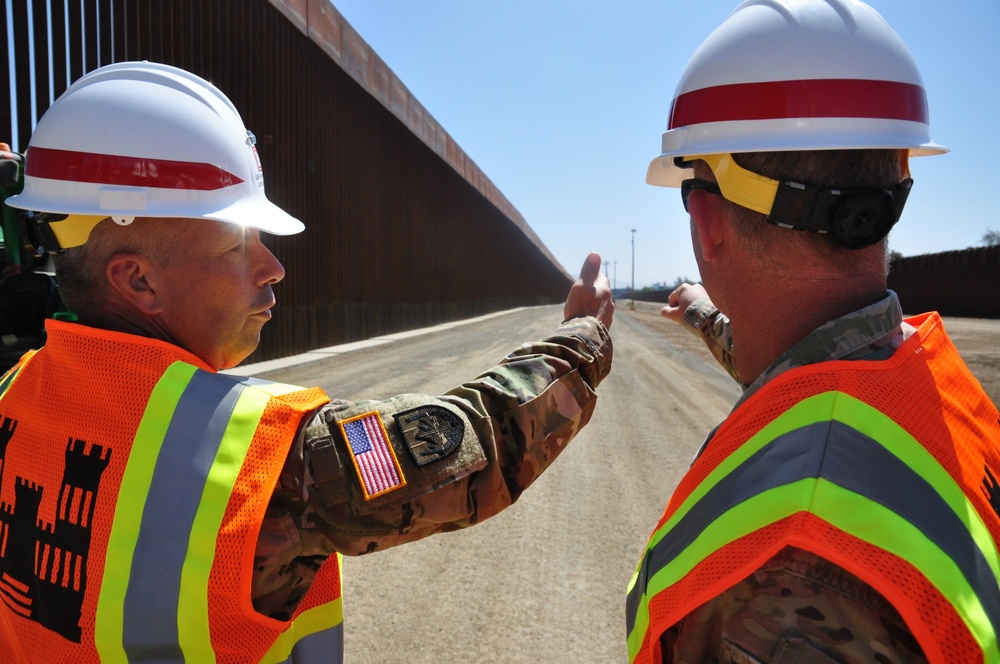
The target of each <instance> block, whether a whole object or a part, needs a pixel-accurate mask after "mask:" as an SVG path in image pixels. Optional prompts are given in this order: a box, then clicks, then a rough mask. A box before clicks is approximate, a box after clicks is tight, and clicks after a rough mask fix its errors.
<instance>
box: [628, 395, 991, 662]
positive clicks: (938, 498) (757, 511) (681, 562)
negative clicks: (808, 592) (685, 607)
mask: <svg viewBox="0 0 1000 664" xmlns="http://www.w3.org/2000/svg"><path fill="white" fill-rule="evenodd" d="M826 421H830V422H839V423H842V424H843V425H845V426H846V427H849V428H850V429H851V430H853V431H856V432H858V433H860V434H862V435H864V436H866V437H867V438H868V439H870V442H869V444H868V447H869V448H871V447H873V446H872V444H871V443H877V444H880V446H879V447H878V449H882V450H884V451H887V452H888V453H890V454H892V455H893V457H895V459H897V460H898V462H899V463H901V464H905V465H906V466H908V468H909V470H910V471H912V473H913V474H915V475H917V476H919V477H920V479H922V480H923V481H924V482H926V483H927V485H930V486H929V487H927V490H929V489H930V488H931V487H933V490H934V492H936V495H934V496H933V498H934V501H935V503H937V504H941V503H943V504H945V505H947V508H946V509H947V511H948V512H949V515H950V516H949V518H950V521H951V522H952V523H954V522H960V524H961V526H962V527H964V529H966V530H963V532H961V533H958V535H960V536H961V535H963V534H964V536H965V537H967V538H969V539H970V540H971V542H974V543H975V545H974V547H973V546H970V547H969V548H975V549H976V550H977V552H978V555H973V556H972V557H973V558H974V560H971V561H970V560H965V562H964V564H963V566H964V568H965V569H964V571H963V570H961V569H959V567H957V566H956V563H955V561H954V560H953V559H952V558H951V557H950V556H949V555H948V554H947V553H946V552H945V551H944V550H943V549H945V548H948V546H949V542H948V541H947V540H951V539H955V538H954V537H952V536H947V537H945V536H943V535H942V533H940V532H939V533H938V542H937V543H935V542H934V541H932V540H931V539H929V538H928V537H927V536H925V535H924V534H923V533H922V532H921V531H920V530H919V529H918V528H917V526H915V525H914V524H913V523H911V522H910V521H908V520H907V519H906V518H903V517H902V516H901V515H900V514H897V513H896V512H894V511H891V510H889V509H887V508H885V507H883V506H882V505H881V504H879V503H878V502H877V501H875V500H871V499H870V498H868V497H866V496H863V495H860V494H858V493H856V492H852V491H848V490H845V489H843V488H841V487H839V486H836V485H834V484H831V483H830V482H829V481H827V480H826V479H825V478H823V477H821V476H820V475H817V476H816V477H815V478H812V477H810V478H807V479H801V480H799V481H796V482H790V483H788V484H785V485H783V486H777V487H774V488H771V489H767V490H763V491H760V492H759V493H757V494H755V495H752V496H746V497H744V499H742V501H741V502H740V503H739V504H736V505H732V506H731V507H730V508H729V509H728V510H727V511H724V512H721V513H716V512H712V511H711V510H710V509H709V510H708V512H707V513H706V514H696V515H695V523H703V522H705V520H706V519H707V520H709V522H708V523H706V524H704V525H703V527H702V529H701V531H700V532H698V533H697V537H696V538H694V539H693V540H692V541H690V542H688V543H687V544H686V545H684V548H683V550H680V551H676V550H674V551H672V552H669V553H667V551H668V550H669V549H671V547H673V548H674V549H676V548H677V547H678V546H681V544H678V543H677V540H678V536H677V535H674V536H672V537H671V540H670V541H668V542H664V541H663V540H664V538H665V537H666V535H668V534H670V533H672V532H673V531H674V529H675V528H677V527H678V524H679V523H682V522H683V520H684V519H685V517H687V516H688V515H690V514H692V512H693V511H701V512H705V511H706V507H705V504H704V503H702V502H701V501H702V499H703V498H705V496H706V495H707V494H709V492H710V491H711V490H712V489H713V488H715V487H716V485H718V484H720V483H724V482H725V479H726V477H728V475H729V474H730V473H731V472H732V471H733V470H734V469H735V468H737V467H741V466H743V465H744V464H745V463H746V462H747V461H748V460H749V459H751V457H753V456H754V455H755V454H758V453H759V452H760V451H761V450H763V449H764V448H765V447H766V446H767V445H768V444H770V443H771V442H772V441H773V440H774V439H776V438H778V437H781V436H784V435H786V434H790V433H792V432H801V431H804V430H806V428H807V427H810V426H815V425H817V424H818V423H822V422H826ZM882 454H884V452H883V453H882ZM887 458H892V457H887ZM749 465H750V464H748V466H749ZM831 465H832V462H831ZM843 483H845V484H849V483H850V481H847V482H843ZM917 491H918V489H916V488H915V489H913V492H914V493H915V492H917ZM924 492H925V493H926V492H927V491H924ZM871 493H872V494H877V493H878V491H877V489H873V490H872V491H871ZM883 498H884V497H883ZM706 502H709V501H706ZM804 509H809V511H811V512H813V513H814V514H816V515H818V516H819V517H820V518H823V519H824V520H826V521H827V522H829V523H831V524H833V525H834V526H836V527H838V528H841V529H842V530H844V531H846V532H849V533H851V534H852V535H854V536H856V537H858V538H860V539H863V540H866V541H868V542H871V543H873V544H875V545H876V546H881V547H882V548H884V549H886V550H889V551H891V552H893V553H894V554H896V555H898V556H899V557H901V558H903V559H904V560H907V561H909V562H910V563H911V564H913V565H914V566H915V567H917V568H918V569H920V570H921V571H922V572H923V573H924V574H925V575H926V576H927V578H928V579H929V580H930V581H931V582H932V583H934V584H935V585H936V586H937V587H938V590H939V591H940V592H941V593H942V594H943V595H944V596H945V597H946V598H947V599H948V600H949V601H950V602H951V603H952V604H953V605H954V606H955V609H956V611H957V612H958V613H959V615H960V616H962V618H963V620H965V622H966V624H967V625H968V627H969V629H970V632H971V633H972V634H973V635H974V637H975V638H976V640H977V641H978V642H979V644H980V646H981V647H982V648H983V650H984V653H985V654H986V657H987V661H991V657H997V656H1000V653H998V651H997V644H996V629H995V625H996V624H997V623H998V622H1000V599H998V596H997V595H998V593H997V582H996V579H997V578H998V576H1000V575H998V570H1000V562H998V559H1000V556H998V555H997V551H996V546H995V544H994V543H993V541H992V539H991V538H990V536H989V533H988V531H987V530H986V527H985V525H984V524H983V523H982V520H981V519H980V517H979V515H978V514H977V513H976V512H975V510H974V508H973V507H972V505H971V504H969V503H968V501H967V500H966V498H965V495H964V493H963V492H962V490H961V488H960V487H959V486H958V485H957V484H956V483H955V481H954V480H953V478H952V477H951V476H950V475H949V474H948V473H947V471H945V470H944V469H943V468H942V467H941V466H940V465H939V464H937V462H936V460H934V458H933V457H932V456H931V455H930V453H929V452H927V450H926V449H924V448H923V447H922V446H921V445H919V443H917V442H916V441H915V440H914V439H913V438H912V437H911V436H909V434H907V433H906V432H905V431H904V430H902V429H901V428H900V427H899V426H898V425H897V424H896V423H895V422H893V421H892V420H891V419H890V418H888V417H886V416H885V415H884V414H882V413H880V412H879V411H877V410H875V409H873V408H871V407H870V406H868V405H867V404H864V403H863V402H861V401H859V400H857V399H854V398H853V397H851V396H849V395H846V394H842V393H837V392H831V393H826V394H822V395H817V396H815V397H811V398H809V399H805V400H803V401H802V402H800V403H799V404H797V405H796V406H794V407H793V408H791V409H789V410H788V411H787V412H786V413H784V414H782V415H781V416H779V417H778V418H777V419H775V420H774V421H772V422H771V423H769V424H768V425H767V426H766V427H764V429H762V430H761V431H760V432H759V433H758V434H757V435H756V436H754V437H753V438H751V439H750V440H749V441H747V443H745V444H744V445H743V446H742V447H741V448H740V449H738V450H737V451H736V452H734V453H733V454H732V455H731V456H730V457H729V458H727V459H726V460H725V461H724V462H723V463H722V464H720V466H719V467H717V468H716V469H714V471H713V472H711V473H710V474H709V475H708V477H706V479H705V480H704V481H703V482H702V483H701V484H700V485H699V486H698V487H697V488H696V489H695V490H694V491H693V492H692V493H691V494H690V495H689V496H688V498H687V499H686V500H685V501H684V503H683V504H682V505H681V506H680V508H679V509H678V510H677V511H676V512H675V513H674V514H673V515H672V516H671V518H670V519H669V520H668V521H667V522H666V523H665V524H664V525H663V526H662V527H661V528H659V529H658V530H657V532H656V533H654V535H653V537H651V538H650V543H649V545H648V546H647V552H646V554H645V555H644V556H643V559H642V560H641V561H640V564H639V568H638V569H637V570H636V574H635V575H634V576H633V578H632V580H631V582H630V584H629V603H628V607H627V613H628V618H629V621H630V624H629V628H630V631H629V636H628V650H629V656H630V658H634V657H635V655H636V653H637V652H638V650H639V648H640V647H641V645H642V642H643V639H644V638H645V633H646V631H647V629H648V627H649V617H648V601H649V598H650V597H652V596H654V595H656V594H657V593H658V592H660V591H662V590H663V589H665V588H667V587H669V586H670V585H672V584H673V583H675V582H676V581H678V580H679V579H681V578H683V577H684V576H685V575H686V574H687V573H688V572H689V571H690V570H691V569H692V568H693V567H694V566H695V565H696V564H697V563H698V562H700V561H701V560H703V559H704V558H705V557H707V556H708V555H710V554H711V553H712V552H713V551H715V550H717V549H719V548H721V547H722V546H724V545H726V544H728V543H729V542H732V541H735V540H737V539H739V538H740V537H742V536H743V535H746V534H748V533H749V532H752V531H754V530H756V529H758V528H761V527H764V526H766V525H768V524H770V523H773V522H775V521H777V520H780V519H781V518H784V517H786V516H789V515H791V514H793V513H795V512H798V511H802V510H804ZM873 516H875V517H877V520H876V519H873ZM911 518H913V520H914V521H920V515H911ZM925 526H926V524H925ZM691 527H695V524H685V528H686V530H687V531H690V528H691ZM931 530H933V528H931ZM951 535H954V531H953V532H952V533H951ZM688 536H689V535H684V534H683V532H682V533H680V539H681V540H682V541H686V540H684V538H685V537H688ZM939 544H942V545H943V546H939ZM956 546H957V545H956ZM958 553H959V554H961V553H962V551H961V549H959V551H958ZM664 555H667V556H668V558H669V560H667V559H664V560H663V561H661V562H657V563H654V565H655V566H656V567H657V568H656V569H652V570H650V569H648V567H647V566H649V565H650V561H651V559H653V558H655V557H656V556H661V557H662V556H664ZM981 568H988V570H989V571H988V574H991V575H992V577H986V576H984V572H986V569H981ZM970 570H971V576H973V577H974V578H973V579H971V580H970V579H967V578H966V576H965V574H970ZM640 580H641V581H642V583H641V586H642V587H637V584H638V583H639V582H640ZM973 582H974V583H976V584H977V586H976V587H978V588H979V593H978V594H977V593H976V590H975V588H973V586H972V585H970V583H973ZM984 602H985V605H984ZM987 607H988V608H987ZM990 616H992V619H991V618H990Z"/></svg>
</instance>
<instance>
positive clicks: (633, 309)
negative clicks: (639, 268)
mask: <svg viewBox="0 0 1000 664" xmlns="http://www.w3.org/2000/svg"><path fill="white" fill-rule="evenodd" d="M629 308H630V309H631V310H632V311H635V229H634V228H633V229H632V306H631V307H629Z"/></svg>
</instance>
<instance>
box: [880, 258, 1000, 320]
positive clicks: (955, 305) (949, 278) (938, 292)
mask: <svg viewBox="0 0 1000 664" xmlns="http://www.w3.org/2000/svg"><path fill="white" fill-rule="evenodd" d="M889 288H891V289H892V290H894V291H896V293H897V294H898V295H899V300H900V302H901V303H902V305H903V311H905V312H907V313H914V314H915V313H920V312H923V311H937V312H940V313H941V314H942V315H944V316H964V317H968V318H1000V246H998V247H978V248H970V249H962V250H959V251H945V252H942V253H939V254H925V255H921V256H907V257H905V258H898V259H896V260H894V261H893V262H892V268H891V270H890V271H889Z"/></svg>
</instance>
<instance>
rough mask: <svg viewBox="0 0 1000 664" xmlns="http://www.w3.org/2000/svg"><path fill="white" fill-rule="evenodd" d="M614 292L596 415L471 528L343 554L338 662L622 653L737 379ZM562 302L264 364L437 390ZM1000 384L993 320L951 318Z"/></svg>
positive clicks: (357, 389) (335, 385)
mask: <svg viewBox="0 0 1000 664" xmlns="http://www.w3.org/2000/svg"><path fill="white" fill-rule="evenodd" d="M636 306H637V310H636V311H634V312H633V311H629V310H628V302H625V303H619V310H618V314H617V316H616V319H615V323H614V326H613V329H612V332H613V334H614V338H615V360H614V370H613V371H612V373H611V376H610V377H609V378H608V379H607V380H606V381H605V383H604V384H602V385H601V388H600V390H599V392H600V399H599V402H598V406H597V411H596V414H595V416H594V419H593V420H592V421H591V423H590V425H589V426H588V427H587V428H586V429H585V430H584V431H583V432H582V433H581V434H580V436H579V437H578V438H577V439H576V440H575V441H574V442H573V443H572V444H571V445H570V447H569V449H567V450H566V451H565V452H564V453H563V455H562V456H561V457H560V458H559V460H558V461H557V462H556V463H555V465H554V466H553V467H552V468H550V469H549V471H548V472H546V474H545V475H543V476H542V478H541V479H540V480H539V481H538V482H537V483H536V484H535V485H534V486H533V487H531V488H530V489H529V490H528V491H527V492H526V493H525V494H524V496H523V497H522V498H521V500H520V501H519V502H518V503H517V504H515V505H514V506H513V507H511V508H510V509H508V510H506V511H505V512H503V513H501V514H500V515H498V516H496V517H495V518H493V519H491V520H489V521H486V522H484V523H482V524H480V525H477V526H476V527H474V528H471V529H469V530H467V531H464V532H458V533H448V534H443V535H437V536H434V537H431V538H428V539H426V540H423V541H420V542H416V543H413V544H409V545H406V546H403V547H399V548H397V549H390V550H387V551H383V552H379V553H375V554H373V555H370V556H365V557H361V558H350V559H346V560H345V562H344V586H345V602H344V607H345V608H344V612H345V634H346V650H347V661H348V662H353V663H368V662H371V663H387V662H388V663H394V662H444V661H448V662H624V661H625V659H626V657H625V652H624V623H625V618H624V597H625V589H626V585H627V583H628V580H629V578H630V576H631V574H632V571H633V568H634V566H635V563H636V560H637V557H638V555H639V554H640V552H641V549H642V546H643V544H644V543H645V541H646V538H647V537H648V535H649V532H650V531H651V530H652V528H653V526H654V525H655V523H656V521H657V519H658V518H659V516H660V514H661V513H662V511H663V508H664V506H665V505H666V501H667V498H668V497H669V495H670V493H671V491H672V490H673V488H674V486H675V485H676V483H677V481H678V479H679V478H680V476H681V475H682V474H683V472H684V470H685V469H686V468H687V465H688V463H689V461H690V459H691V457H692V454H693V453H694V451H695V449H696V448H697V446H698V445H699V443H700V442H701V441H702V439H703V438H704V436H705V434H706V433H707V432H708V431H709V430H710V429H711V428H712V427H713V426H714V425H715V424H717V423H718V422H719V421H720V420H722V419H723V418H724V417H725V416H726V414H727V413H728V412H729V409H730V407H731V405H732V404H733V402H734V401H735V400H736V399H737V397H738V395H739V392H740V391H739V389H738V387H737V386H736V385H735V384H734V383H733V382H732V380H731V379H730V378H729V377H728V376H727V375H726V374H725V372H723V371H722V370H721V369H720V368H718V367H717V366H716V365H715V364H714V363H713V362H712V361H711V356H710V355H709V354H708V352H707V350H705V348H704V347H703V346H702V345H701V342H700V341H699V340H698V339H696V338H695V337H694V336H693V335H690V334H688V333H686V332H684V331H683V330H681V329H680V328H679V327H678V326H675V325H673V324H667V322H666V321H664V320H662V319H660V318H659V316H658V315H657V309H658V307H657V306H654V305H649V304H644V303H636ZM559 314H560V309H559V308H558V307H541V308H533V309H527V310H521V311H517V312H512V313H507V314H504V315H501V316H497V317H494V318H491V319H488V320H483V321H477V322H472V323H468V324H465V325H461V326H457V327H454V328H447V329H439V330H436V331H434V332H432V333H429V334H423V335H417V336H407V335H400V337H399V338H398V339H396V340H393V341H391V342H389V343H385V344H382V345H377V346H373V347H369V348H364V349H361V350H356V351H353V352H350V353H345V354H340V355H333V356H331V357H329V358H328V359H324V360H322V361H320V362H313V363H310V364H305V365H301V366H298V367H293V368H291V369H285V370H280V371H270V372H267V373H265V374H260V375H264V376H266V377H268V378H271V379H273V380H279V381H285V382H291V383H295V384H299V385H320V386H321V387H323V388H324V389H326V390H327V392H328V393H329V394H330V395H331V396H336V397H341V398H347V399H360V398H377V397H385V396H391V395H393V394H396V393H400V392H425V393H432V394H433V393H439V392H441V391H444V390H446V389H448V388H450V387H451V386H453V385H455V384H457V383H459V382H461V381H463V380H466V379H468V378H470V377H472V376H473V375H474V374H476V373H478V372H479V371H481V370H483V369H486V368H488V367H489V366H491V365H492V364H493V363H495V362H496V361H497V360H498V359H499V358H501V357H502V356H503V355H504V354H505V353H506V352H507V351H509V350H511V349H512V348H514V347H516V346H517V345H518V344H519V343H520V342H521V341H524V340H527V339H533V338H538V337H541V336H543V335H545V334H547V333H548V332H550V331H551V330H552V329H553V328H554V327H555V325H556V324H557V323H558V320H559V318H560V315H559ZM946 327H947V329H948V330H949V331H950V332H951V333H952V334H953V335H954V336H955V339H956V343H957V345H958V346H959V349H960V350H962V351H963V352H965V353H968V357H969V359H970V364H971V365H972V369H973V371H974V373H977V375H978V376H979V377H980V380H981V381H982V382H983V383H984V385H986V386H987V389H988V391H989V390H991V392H990V393H991V396H992V397H993V398H994V400H995V401H996V400H997V398H998V397H1000V321H968V320H966V321H963V320H960V319H949V320H948V321H946Z"/></svg>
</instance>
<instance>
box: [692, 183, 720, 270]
mask: <svg viewBox="0 0 1000 664" xmlns="http://www.w3.org/2000/svg"><path fill="white" fill-rule="evenodd" d="M688 209H689V210H690V213H691V225H692V227H693V228H694V232H695V233H697V235H698V245H699V246H700V247H701V256H702V258H703V259H705V260H706V261H712V260H717V259H718V258H719V256H720V255H721V252H722V250H723V248H724V245H725V242H726V236H727V233H726V230H727V226H726V224H727V223H728V219H727V218H726V207H725V205H724V204H723V202H722V199H721V198H720V197H719V196H715V195H712V194H710V193H708V192H704V191H695V192H692V194H691V197H690V198H689V199H688Z"/></svg>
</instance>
